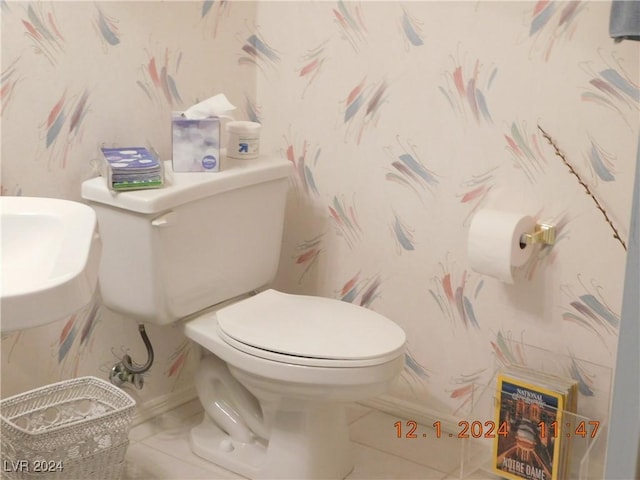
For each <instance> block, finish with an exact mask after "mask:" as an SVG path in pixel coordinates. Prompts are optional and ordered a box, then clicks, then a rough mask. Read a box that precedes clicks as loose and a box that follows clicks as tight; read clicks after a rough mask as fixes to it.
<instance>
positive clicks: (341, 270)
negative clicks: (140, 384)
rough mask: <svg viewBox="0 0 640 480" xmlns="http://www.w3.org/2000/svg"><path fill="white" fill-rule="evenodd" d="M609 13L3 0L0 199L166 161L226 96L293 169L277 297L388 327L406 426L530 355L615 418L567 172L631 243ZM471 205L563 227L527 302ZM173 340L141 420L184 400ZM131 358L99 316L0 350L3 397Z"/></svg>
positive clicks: (582, 228) (588, 249) (633, 83)
mask: <svg viewBox="0 0 640 480" xmlns="http://www.w3.org/2000/svg"><path fill="white" fill-rule="evenodd" d="M608 13H609V3H608V2H571V3H565V2H557V1H539V2H489V1H478V2H366V1H362V2H343V1H339V2H328V1H327V2H267V1H265V2H258V3H257V4H254V3H250V2H221V1H205V2H166V3H164V2H163V3H160V2H140V3H136V2H104V3H100V2H97V3H73V4H67V3H57V2H53V3H49V2H41V3H12V2H4V1H3V2H2V121H3V123H2V127H3V128H2V159H3V160H2V193H3V194H5V195H15V194H22V195H36V196H55V197H66V198H71V199H78V197H79V184H80V182H81V181H82V180H84V179H85V178H88V177H90V176H92V174H93V173H92V163H91V160H92V158H94V156H95V153H94V152H95V149H96V146H97V144H99V143H100V142H103V141H105V142H116V143H140V142H143V141H149V142H151V143H152V144H153V145H155V146H156V148H157V149H158V150H159V151H160V153H161V154H162V155H167V156H168V155H169V154H170V153H169V152H170V150H169V142H170V136H169V124H168V118H169V116H168V115H169V112H170V111H171V110H172V109H174V110H175V109H180V108H182V107H185V106H188V105H190V104H191V103H193V102H194V101H195V100H196V99H202V98H204V97H205V96H208V95H211V94H213V93H218V92H220V91H224V92H225V93H227V95H228V96H229V98H230V99H231V101H232V102H233V103H235V104H236V105H238V106H239V107H240V108H239V112H238V114H237V115H236V116H237V117H238V118H244V119H252V120H254V121H260V122H261V123H262V124H263V135H262V144H261V149H262V151H263V152H266V153H270V154H276V155H280V156H282V157H284V158H287V159H289V160H290V161H291V162H292V163H293V164H294V166H295V169H294V173H293V174H292V176H291V179H290V184H291V190H290V196H289V202H288V207H287V219H286V223H285V239H284V243H283V251H282V256H281V264H280V269H279V273H278V278H277V280H276V283H275V286H276V287H277V288H280V289H282V290H284V291H288V292H294V293H306V294H316V295H322V296H327V297H332V298H339V299H342V300H344V301H347V302H352V303H355V304H358V305H362V306H364V307H367V308H371V309H374V310H376V311H378V312H380V313H382V314H385V315H386V316H388V317H389V318H391V319H392V320H394V321H396V322H397V323H398V324H400V325H401V326H402V327H403V328H404V329H405V330H406V332H407V334H408V338H409V345H408V353H407V356H406V365H407V366H406V369H405V372H404V374H403V376H402V379H401V381H400V382H399V384H398V386H397V388H396V389H395V390H394V391H393V392H392V398H394V399H395V401H396V402H397V405H398V406H401V405H404V406H406V405H410V406H413V407H415V408H417V409H431V410H435V411H440V412H443V413H447V414H449V413H458V414H460V412H462V411H463V409H465V408H466V407H468V405H469V402H470V399H471V396H472V394H473V393H474V391H475V390H476V388H477V385H478V384H483V383H486V382H488V381H489V380H490V378H491V376H492V374H493V371H494V369H495V368H496V365H498V364H500V363H504V362H508V361H509V360H510V359H511V360H513V359H520V358H522V360H523V361H525V362H527V360H528V359H527V353H526V348H527V347H526V346H525V345H526V344H530V345H535V346H538V347H544V348H547V349H549V350H551V351H553V352H556V353H558V354H561V355H563V356H565V357H566V358H568V359H569V361H568V363H567V364H566V366H565V367H563V368H565V373H566V374H567V375H571V376H573V377H574V378H576V379H577V380H579V381H580V386H581V391H582V393H583V395H584V396H585V397H598V396H599V397H600V399H599V400H600V402H601V403H602V402H604V403H607V402H608V388H609V386H608V384H607V383H606V380H603V379H602V378H601V376H599V374H598V373H599V370H597V369H596V370H593V368H592V365H593V364H599V365H604V366H606V367H613V363H614V361H615V353H616V346H617V332H618V326H619V319H620V303H621V297H622V288H623V286H622V281H623V274H624V260H625V251H624V249H623V247H622V245H621V242H620V241H618V239H616V238H613V231H612V229H611V227H610V225H609V224H608V223H607V222H606V221H605V218H604V216H603V215H602V213H601V212H600V211H599V210H598V209H597V208H596V206H595V203H594V201H593V199H592V198H591V197H590V196H589V195H587V193H586V192H585V189H584V187H583V186H582V185H581V184H580V183H579V180H578V178H576V176H574V175H572V173H571V172H570V169H569V167H568V165H567V164H566V163H568V164H569V165H571V168H573V169H574V170H575V172H576V173H577V174H578V175H579V177H580V180H581V181H583V182H584V184H585V185H587V186H588V188H589V189H590V191H591V192H592V194H593V195H594V196H595V197H596V198H597V199H598V200H599V202H600V203H601V205H602V206H603V207H604V209H605V210H606V212H607V214H608V217H609V219H610V220H611V223H612V224H613V225H614V226H615V228H616V229H617V230H618V232H619V237H620V238H621V239H622V240H624V239H625V238H626V236H627V233H628V222H629V215H630V211H631V187H632V181H633V173H634V168H635V165H634V159H635V151H636V146H637V141H638V133H639V131H640V115H639V113H640V88H639V83H640V80H639V73H638V72H639V70H640V68H639V65H638V58H639V55H638V53H639V52H638V45H637V44H634V43H631V42H623V43H620V44H614V43H613V41H612V40H611V39H610V38H609V37H608V31H607V28H608ZM556 149H557V150H556ZM565 162H566V163H565ZM485 207H492V208H501V209H504V210H507V211H514V212H521V213H526V214H531V215H533V216H535V217H536V218H539V219H542V220H551V221H552V222H553V223H555V224H556V225H557V227H558V241H557V243H556V245H555V246H553V247H545V248H542V249H540V251H539V252H538V253H537V255H535V257H534V258H532V259H531V260H530V261H529V262H528V263H527V264H526V265H525V267H524V270H525V272H524V273H525V279H524V280H523V281H522V282H520V283H517V284H515V285H505V284H502V283H500V282H498V281H497V280H495V279H493V278H490V277H486V276H483V275H480V274H477V273H475V272H473V271H472V270H471V269H470V267H469V264H468V260H467V258H466V236H467V231H468V227H469V222H470V219H471V217H472V216H473V214H474V213H475V212H476V211H477V210H478V209H480V208H485ZM177 332H179V327H163V328H151V329H150V336H151V338H152V340H153V341H154V344H155V345H156V350H157V364H156V366H155V368H154V369H153V370H152V372H151V374H150V375H149V376H148V378H147V379H146V382H147V383H146V386H145V388H144V390H143V391H142V392H140V396H141V399H142V400H143V401H146V400H150V399H153V398H155V397H156V396H158V395H162V394H165V393H166V392H170V391H172V390H173V389H177V388H183V387H185V386H188V385H190V382H191V379H190V375H191V374H192V372H193V366H194V365H195V361H196V354H195V351H194V349H193V347H192V346H191V344H190V343H188V342H187V341H186V340H185V339H184V337H183V336H182V335H181V334H176V333H177ZM354 336H357V332H354ZM132 338H135V324H134V322H131V321H130V320H128V319H124V318H121V317H119V316H117V315H114V314H112V313H110V312H108V311H106V310H105V309H103V308H102V307H100V306H99V302H96V304H95V305H91V306H89V307H87V308H86V309H85V310H83V311H81V312H78V314H76V315H74V316H72V317H70V318H69V319H64V320H61V321H60V322H58V323H55V324H52V325H49V326H46V327H41V328H38V329H34V330H30V331H25V332H21V333H19V334H12V335H5V336H3V338H2V388H3V395H6V394H12V393H16V392H19V391H21V390H24V389H26V388H30V387H33V386H36V385H40V384H43V383H46V382H49V381H54V380H58V379H59V378H67V377H70V376H74V375H77V374H84V373H92V374H99V375H102V376H104V375H105V372H106V371H108V368H109V367H110V366H111V364H112V363H113V361H114V359H115V356H116V355H118V356H119V355H120V354H121V352H122V351H123V350H125V349H129V348H130V349H131V353H132V354H134V355H135V354H138V355H141V354H142V346H141V345H140V346H139V345H135V344H134V343H135V342H133V341H132ZM523 357H524V358H523ZM134 358H135V356H134ZM581 359H584V360H587V361H588V362H583V361H581ZM589 362H593V364H592V363H589ZM35 365H38V366H40V368H37V369H34V366H35ZM596 399H597V398H596Z"/></svg>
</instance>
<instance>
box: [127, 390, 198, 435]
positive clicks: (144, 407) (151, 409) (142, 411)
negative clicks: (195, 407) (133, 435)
mask: <svg viewBox="0 0 640 480" xmlns="http://www.w3.org/2000/svg"><path fill="white" fill-rule="evenodd" d="M197 397H198V393H197V392H196V388H195V386H193V385H192V386H190V387H187V388H184V389H182V390H178V391H175V392H169V393H166V394H164V395H161V396H159V397H155V398H152V399H151V400H148V401H146V402H144V403H142V404H140V403H138V405H137V406H136V411H135V413H134V414H133V421H132V425H131V426H135V425H138V424H140V423H143V422H146V421H147V420H149V419H151V418H153V417H156V416H158V415H160V414H162V413H165V412H168V411H169V410H172V409H174V408H176V407H177V406H179V405H182V404H183V403H187V402H189V401H191V400H193V399H195V398H197Z"/></svg>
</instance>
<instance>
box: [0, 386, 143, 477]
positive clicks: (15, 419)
mask: <svg viewBox="0 0 640 480" xmlns="http://www.w3.org/2000/svg"><path fill="white" fill-rule="evenodd" d="M134 408H135V401H134V400H133V398H131V397H130V396H129V395H128V394H126V393H125V392H123V391H122V390H120V389H119V388H117V387H114V386H113V385H111V384H110V383H108V382H106V381H104V380H101V379H99V378H96V377H80V378H74V379H72V380H65V381H63V382H58V383H54V384H51V385H47V386H45V387H41V388H37V389H35V390H30V391H28V392H25V393H21V394H19V395H15V396H13V397H10V398H6V399H3V400H0V422H1V423H0V427H1V430H0V457H1V461H2V465H1V466H0V467H1V469H2V475H1V476H2V478H8V479H12V480H13V479H39V478H46V479H65V480H67V479H79V480H91V479H118V478H120V476H121V474H122V471H123V467H124V457H125V454H126V452H127V446H128V445H129V427H130V426H131V420H132V414H133V410H134Z"/></svg>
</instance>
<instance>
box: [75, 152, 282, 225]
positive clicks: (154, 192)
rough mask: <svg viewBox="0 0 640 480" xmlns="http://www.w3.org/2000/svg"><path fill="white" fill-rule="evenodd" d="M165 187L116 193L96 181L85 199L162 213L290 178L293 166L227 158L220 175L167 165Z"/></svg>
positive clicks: (278, 161)
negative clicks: (179, 169)
mask: <svg viewBox="0 0 640 480" xmlns="http://www.w3.org/2000/svg"><path fill="white" fill-rule="evenodd" d="M164 168H165V185H164V186H163V187H161V188H155V189H149V190H134V191H127V192H118V193H114V192H112V191H111V190H109V188H108V186H107V182H106V179H105V178H103V177H96V178H92V179H90V180H87V181H85V182H83V183H82V198H84V199H86V200H90V201H92V202H97V203H103V204H106V205H112V206H114V207H118V208H122V209H125V210H131V211H134V212H138V213H149V214H153V213H159V212H163V211H166V210H168V209H170V208H174V207H177V206H178V205H182V204H184V203H187V202H192V201H194V200H199V199H201V198H205V197H209V196H212V195H216V194H220V193H223V192H226V191H229V190H234V189H237V188H242V187H245V186H247V185H252V184H258V183H262V182H268V181H270V180H276V179H278V178H284V177H287V176H288V175H289V172H290V170H291V162H290V161H288V160H285V159H283V158H278V157H274V156H264V155H263V156H260V157H259V158H256V159H253V160H245V159H234V158H229V157H223V159H222V163H221V168H220V171H219V172H174V171H173V169H172V168H171V161H166V162H164Z"/></svg>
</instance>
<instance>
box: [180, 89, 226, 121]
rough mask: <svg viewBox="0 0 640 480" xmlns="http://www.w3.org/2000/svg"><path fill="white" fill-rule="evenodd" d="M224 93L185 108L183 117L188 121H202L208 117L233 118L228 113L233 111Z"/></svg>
mask: <svg viewBox="0 0 640 480" xmlns="http://www.w3.org/2000/svg"><path fill="white" fill-rule="evenodd" d="M235 109H236V107H235V105H233V104H232V103H231V102H230V101H229V100H228V99H227V97H226V96H225V94H224V93H219V94H217V95H214V96H213V97H210V98H207V99H206V100H203V101H201V102H199V103H196V104H195V105H193V106H191V107H189V108H187V109H186V110H185V111H184V113H183V115H184V117H185V118H187V119H189V120H202V119H203V118H209V117H220V118H233V117H232V116H230V115H229V112H231V111H233V110H235Z"/></svg>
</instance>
